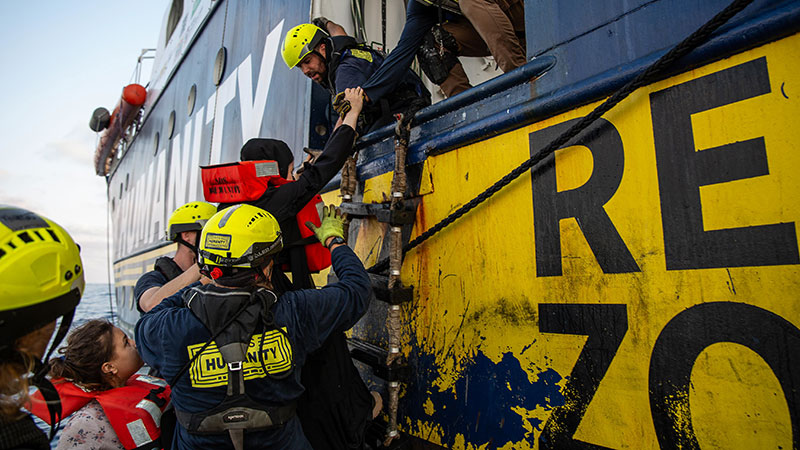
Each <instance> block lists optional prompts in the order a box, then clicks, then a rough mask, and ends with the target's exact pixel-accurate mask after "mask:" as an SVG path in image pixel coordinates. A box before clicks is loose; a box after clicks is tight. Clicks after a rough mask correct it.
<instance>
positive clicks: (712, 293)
mask: <svg viewBox="0 0 800 450" xmlns="http://www.w3.org/2000/svg"><path fill="white" fill-rule="evenodd" d="M798 48H800V35H794V36H791V37H788V38H785V39H782V40H780V41H777V42H773V43H770V44H767V45H764V46H762V47H759V48H756V49H753V50H750V51H747V52H744V53H741V54H738V55H736V56H734V57H731V58H728V59H725V60H722V61H718V62H715V63H712V64H709V65H706V66H704V67H701V68H698V69H695V70H692V71H689V72H686V73H683V74H681V75H678V76H675V77H672V78H669V79H667V80H664V81H661V82H658V83H655V84H653V85H650V86H648V87H646V88H642V89H639V90H638V91H637V92H635V93H634V94H633V95H631V96H630V97H629V98H628V99H626V100H625V101H623V102H622V103H621V104H620V105H618V106H617V107H616V108H615V109H614V110H612V111H611V112H610V113H607V114H606V115H605V116H604V118H605V119H606V120H608V121H609V122H611V123H612V124H613V125H614V127H615V128H616V129H617V131H618V132H619V134H620V136H621V138H622V143H623V147H624V154H625V159H624V162H625V166H624V172H623V175H622V180H621V183H620V185H619V188H618V189H617V191H616V192H615V194H614V196H613V197H612V198H611V200H610V201H609V202H608V203H607V204H606V205H605V206H604V210H605V212H606V213H607V214H608V216H609V218H610V219H611V221H612V222H613V224H614V225H615V227H616V229H617V231H618V232H619V234H620V237H621V238H622V240H623V241H624V242H625V245H626V246H627V248H628V249H629V250H630V252H631V254H632V256H633V258H634V260H635V261H636V263H637V265H638V266H639V268H640V269H641V271H640V272H638V273H624V274H605V273H603V271H602V270H601V268H600V266H599V265H598V263H597V260H596V258H595V256H594V254H593V253H592V250H591V248H590V247H589V245H588V243H587V242H586V239H585V238H584V236H583V233H582V231H581V229H580V227H579V224H578V223H577V221H576V220H575V219H564V220H562V221H561V224H560V225H561V235H560V238H561V249H562V258H561V261H562V268H563V275H562V276H551V277H537V276H536V270H535V269H536V260H535V247H534V227H533V201H532V186H531V179H530V176H527V175H525V176H523V177H521V178H519V179H517V180H516V181H514V182H513V183H512V184H511V185H510V186H508V187H506V188H505V189H504V190H502V191H501V192H500V193H498V194H497V195H495V196H494V197H492V198H491V199H490V200H489V201H487V202H485V203H484V204H482V205H481V206H479V207H478V208H477V209H475V210H473V211H472V212H470V213H469V214H467V215H466V216H464V217H462V218H461V219H459V220H458V221H456V222H455V223H454V224H452V225H451V226H450V227H449V228H447V229H446V230H445V231H443V232H441V233H440V234H439V235H437V236H436V237H434V238H432V239H429V240H428V241H427V242H425V243H424V244H422V245H421V246H420V247H418V248H417V249H415V250H413V251H411V252H410V253H408V255H407V257H406V260H405V263H404V266H403V271H402V278H403V282H404V283H405V284H408V285H413V286H414V287H415V295H416V296H417V297H418V299H419V301H418V303H417V306H416V310H415V311H414V314H413V317H414V320H413V321H412V322H411V323H409V325H408V326H407V327H405V328H404V330H403V331H404V337H403V339H404V342H406V343H409V342H411V341H412V340H413V341H414V342H416V343H417V345H418V346H419V347H420V348H419V349H417V348H412V347H411V346H410V345H406V346H405V347H404V349H403V351H404V352H405V353H406V354H407V355H408V354H409V353H410V352H411V351H423V352H426V353H429V354H436V355H438V356H437V359H436V366H437V369H438V376H437V378H436V380H434V382H433V386H434V389H438V390H440V391H452V390H453V389H454V386H455V383H456V381H457V380H458V379H459V377H460V376H461V374H462V373H463V370H464V362H465V361H466V360H469V359H470V358H471V357H473V356H474V355H475V353H476V352H477V351H480V352H482V353H483V354H484V355H486V356H487V357H488V358H490V359H491V360H492V361H493V362H495V363H498V362H499V361H500V360H501V359H502V356H503V354H504V353H506V352H512V353H513V354H514V356H515V357H516V358H517V359H518V360H519V362H520V364H521V367H522V368H523V369H524V370H525V371H526V372H527V374H528V379H529V381H530V382H535V381H536V380H537V377H538V375H539V373H540V372H541V371H542V370H544V369H546V368H552V369H554V370H555V371H557V372H558V373H559V374H560V375H562V376H567V375H569V373H570V371H571V370H572V367H573V365H574V364H575V361H576V360H577V358H578V355H579V354H580V352H581V349H582V348H583V347H584V344H585V342H586V336H581V335H566V334H555V333H542V332H540V331H539V328H538V317H537V315H538V313H537V311H538V305H539V304H542V303H576V304H577V303H588V304H625V305H626V306H627V317H628V331H627V334H626V335H625V337H624V340H623V341H622V343H621V345H620V347H619V348H618V350H617V353H616V356H615V357H614V359H613V361H612V363H611V365H610V366H609V368H608V371H607V373H606V374H605V376H604V377H603V379H602V381H601V383H600V385H599V387H598V389H597V392H596V393H595V395H594V397H593V398H592V400H591V402H590V404H589V406H588V409H587V410H586V412H585V414H584V416H583V418H582V420H581V422H580V425H579V427H578V429H577V432H576V433H575V435H574V438H575V439H578V440H581V441H585V442H588V443H591V444H596V445H602V446H606V447H611V448H632V449H640V448H641V449H651V448H658V447H659V444H658V440H657V437H656V431H655V427H654V424H653V417H652V414H651V409H650V399H649V394H648V392H649V386H648V383H649V381H648V376H649V364H650V357H651V354H652V352H653V347H654V344H655V341H656V338H657V337H658V336H659V334H660V333H661V331H662V329H663V328H664V326H665V325H666V324H667V323H668V322H669V321H670V320H671V319H672V318H674V317H675V316H676V315H677V314H679V313H680V312H682V311H684V310H686V309H688V308H690V307H692V306H694V305H697V304H701V303H705V302H712V301H713V302H740V303H746V304H748V305H753V306H757V307H759V308H763V309H765V310H767V311H770V312H772V313H774V314H776V315H778V316H780V317H781V318H783V319H785V320H786V321H788V322H790V323H791V324H793V325H794V326H795V327H800V302H799V301H798V300H797V299H798V296H799V294H800V269H798V266H796V265H783V266H751V267H732V268H729V269H725V268H720V269H695V270H671V271H667V270H666V262H665V255H664V233H663V229H662V217H661V213H662V211H661V204H660V191H659V183H658V168H657V166H656V153H655V147H654V138H653V122H652V116H651V109H650V99H649V95H650V94H651V93H653V92H656V91H659V90H662V89H665V88H667V87H670V86H674V85H677V84H680V83H684V82H687V81H689V80H693V79H696V78H699V77H702V76H704V75H708V74H712V73H715V72H718V71H721V70H724V69H727V68H730V67H733V66H736V65H739V64H742V63H745V62H748V61H751V60H754V59H757V58H760V57H764V56H765V57H766V58H767V67H768V71H769V80H770V86H771V91H770V92H769V93H767V94H764V95H760V96H757V97H754V98H749V99H746V100H744V101H741V102H737V103H733V104H730V105H726V106H723V107H719V108H715V109H712V110H709V111H705V112H702V113H698V114H695V115H693V117H692V129H693V136H694V141H695V142H694V143H695V148H696V149H697V151H703V150H704V149H708V148H712V147H717V146H720V145H724V144H728V143H732V142H737V141H743V140H748V139H754V138H758V137H762V136H763V137H764V141H765V146H766V154H767V161H768V166H769V174H768V175H765V176H760V177H755V178H746V179H742V180H735V181H730V182H725V183H719V184H715V185H708V186H701V187H700V197H701V204H702V215H703V220H704V227H705V230H706V231H708V230H716V229H726V228H738V227H747V226H754V225H763V224H775V223H795V224H797V223H798V222H800V195H798V194H800V177H798V176H796V172H797V168H798V167H800V152H798V151H797V146H798V142H800V129H799V128H798V126H797V124H796V121H797V117H800V100H798V99H800V73H799V72H798V70H797V69H798V67H800V52H798V51H797V49H798ZM782 90H783V92H785V93H786V94H787V95H788V99H787V98H786V97H784V95H783V92H782ZM597 104H598V103H596V104H592V105H587V106H585V107H581V108H578V109H576V110H573V111H570V112H568V113H565V114H561V115H558V116H555V117H552V118H550V119H547V120H544V121H542V122H539V123H536V124H532V125H530V126H527V127H524V128H522V129H519V130H516V131H512V132H509V133H507V134H505V135H501V136H498V137H495V138H491V139H487V140H485V141H482V142H479V143H475V144H472V145H469V146H466V147H463V148H460V149H458V150H456V151H451V152H448V153H444V154H442V155H439V156H435V157H429V158H428V159H427V161H426V168H425V169H426V172H425V174H426V175H425V176H426V180H425V181H424V184H425V186H426V191H425V192H424V193H423V194H424V195H423V201H422V203H421V205H420V207H419V209H418V211H417V218H416V223H415V226H414V233H413V234H414V235H415V236H416V235H418V234H419V233H421V232H422V231H424V230H427V229H428V228H430V227H431V226H433V225H434V224H435V223H437V222H438V221H439V220H441V219H442V218H444V217H445V216H447V215H448V214H449V213H451V212H453V211H454V210H455V209H457V208H458V207H459V206H461V205H463V204H464V203H465V202H467V201H469V200H470V199H472V198H473V197H474V196H475V195H477V194H478V193H480V192H481V191H483V190H484V189H485V188H486V187H488V186H490V185H491V184H492V183H493V182H495V181H496V180H498V179H500V178H501V177H502V176H504V175H505V174H507V173H508V172H509V171H510V170H511V169H513V168H514V167H516V166H517V165H519V164H520V163H521V162H522V161H524V160H525V159H527V158H528V157H529V156H530V143H529V134H530V133H532V132H534V131H537V130H541V129H544V128H547V127H550V126H553V125H556V124H559V123H562V122H564V121H566V120H570V119H574V118H579V117H581V116H583V115H585V114H586V113H588V112H589V111H591V110H592V109H593V108H594V107H595V106H596V105H597ZM545 144H546V142H535V143H534V146H535V147H537V148H540V147H543V146H544V145H545ZM594 165H595V162H594V161H593V160H592V154H591V152H590V151H588V149H586V148H584V147H580V146H575V147H569V148H566V149H563V150H560V151H559V152H558V153H557V155H556V167H557V169H556V180H557V186H558V190H559V191H563V190H568V189H574V188H577V187H580V186H581V185H582V184H583V183H585V182H586V180H587V179H588V178H589V176H590V174H591V172H592V170H593V168H594ZM390 179H391V175H390V174H385V175H381V176H380V177H376V178H374V179H370V180H366V181H365V185H366V186H367V189H366V190H365V201H382V199H383V198H385V197H384V196H388V189H389V188H388V186H389V181H390ZM434 188H435V189H434ZM367 198H369V199H371V200H366V199H367ZM383 231H384V230H383V229H382V228H381V227H380V224H377V223H376V222H375V221H370V222H366V223H365V224H364V225H362V232H363V235H360V236H364V238H365V239H367V240H368V241H369V242H371V244H369V245H362V243H361V242H358V243H356V244H355V248H356V249H357V251H358V253H359V254H360V255H362V257H364V256H366V255H367V254H368V252H369V250H368V249H369V248H371V245H373V244H374V242H375V241H376V240H377V239H379V236H380V235H381V234H382V233H383ZM370 257H372V256H370ZM405 311H406V314H407V316H408V317H410V316H411V315H410V314H409V311H408V310H407V309H406V310H405ZM447 349H450V351H449V353H447V352H446V350H447ZM523 349H525V351H524V352H523ZM691 380H692V389H691V392H690V395H689V397H690V410H689V411H684V412H683V413H682V414H681V420H689V414H690V415H691V421H692V423H693V425H694V429H695V434H696V437H697V440H698V442H699V445H700V447H701V448H748V449H749V448H792V428H791V422H790V418H789V411H788V407H787V405H786V402H785V400H784V394H783V391H782V390H781V386H780V384H779V382H778V379H777V378H776V376H775V375H774V374H773V372H772V370H771V369H770V367H769V366H768V365H767V364H766V362H765V361H764V360H763V359H762V358H761V357H760V356H759V355H757V354H756V353H754V352H753V351H751V350H750V349H748V348H746V347H743V346H740V345H737V344H733V343H720V344H714V345H711V346H710V347H708V348H706V349H705V350H704V351H703V352H702V353H701V354H700V356H699V357H698V358H697V360H696V362H695V365H694V368H693V370H692V378H691ZM564 383H565V380H563V379H562V381H561V383H560V386H561V387H562V388H563V386H564ZM440 407H441V405H437V404H436V403H435V402H434V401H432V400H431V399H427V401H426V402H425V403H424V410H425V412H426V413H427V414H429V415H431V414H433V412H434V411H437V410H438V409H439V408H440ZM513 411H514V413H516V414H519V415H520V416H521V417H524V418H530V417H533V418H538V419H540V420H542V424H541V426H540V427H539V428H541V427H542V426H544V423H545V422H546V421H547V419H548V418H549V417H550V415H551V414H552V412H553V410H552V409H551V408H544V407H538V408H536V409H534V410H527V409H524V408H521V407H514V408H513ZM400 422H401V424H403V423H404V424H405V426H406V428H409V429H412V430H418V431H417V434H419V435H420V436H424V437H426V439H429V440H431V441H432V442H436V443H441V442H442V437H443V433H444V432H445V431H444V428H443V425H445V424H437V423H434V422H432V421H424V420H421V421H415V422H414V423H411V421H410V420H405V421H404V420H403V418H401V419H400ZM522 423H524V424H526V425H525V426H526V430H525V433H526V434H527V435H528V436H533V437H534V438H537V439H538V436H539V433H540V432H541V431H540V430H536V429H534V428H533V427H532V426H529V424H528V421H526V420H523V421H522ZM452 443H453V448H462V449H476V448H481V446H482V443H471V442H468V441H467V440H466V439H465V437H464V435H459V436H456V437H455V438H454V440H453V441H452ZM483 447H485V445H484V446H483ZM536 447H538V445H534V447H533V448H536ZM503 448H515V449H525V448H531V447H530V446H529V444H528V442H527V441H522V442H517V443H511V444H507V445H505V447H503Z"/></svg>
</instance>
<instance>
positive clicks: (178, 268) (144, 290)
mask: <svg viewBox="0 0 800 450" xmlns="http://www.w3.org/2000/svg"><path fill="white" fill-rule="evenodd" d="M216 212H217V208H216V207H215V206H214V205H212V204H210V203H206V202H190V203H187V204H185V205H183V206H181V207H179V208H178V209H176V210H175V211H174V212H173V213H172V215H171V216H170V218H169V222H167V229H166V237H167V240H168V241H173V242H175V243H177V244H178V249H177V250H176V251H175V256H173V257H171V258H170V257H167V256H162V257H160V258H158V259H156V262H155V265H154V268H153V270H151V271H150V272H147V273H145V274H144V275H142V276H141V277H139V279H138V280H137V281H136V286H134V288H133V297H134V299H135V300H136V308H137V309H138V310H139V312H141V313H145V312H147V311H150V310H151V309H153V307H154V306H156V305H157V304H158V303H159V302H161V300H163V299H165V298H167V297H169V296H170V295H172V294H174V293H176V292H178V291H179V290H181V289H182V288H184V287H186V286H188V285H190V284H192V283H194V282H196V281H199V280H200V269H199V268H198V267H197V264H196V263H197V238H198V236H200V230H202V229H203V225H204V224H205V223H206V221H207V220H208V219H209V218H211V216H213V215H214V213H216Z"/></svg>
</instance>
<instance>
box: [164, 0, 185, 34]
mask: <svg viewBox="0 0 800 450" xmlns="http://www.w3.org/2000/svg"><path fill="white" fill-rule="evenodd" d="M182 15H183V0H172V6H170V8H169V17H167V34H166V36H167V38H166V41H164V42H165V43H166V42H169V38H170V37H172V33H174V32H175V28H177V27H178V22H179V21H180V20H181V16H182Z"/></svg>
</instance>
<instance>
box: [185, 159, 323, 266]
mask: <svg viewBox="0 0 800 450" xmlns="http://www.w3.org/2000/svg"><path fill="white" fill-rule="evenodd" d="M200 170H201V173H202V178H203V196H204V197H205V199H206V201H207V202H213V203H244V202H253V201H255V200H258V199H259V198H261V196H262V195H264V193H265V192H267V189H269V188H270V187H277V186H282V185H284V184H286V183H292V182H293V181H292V180H287V179H285V178H283V177H281V176H280V174H279V172H278V163H277V162H276V161H239V162H233V163H227V164H217V165H214V166H203V167H200ZM322 205H323V203H322V197H320V196H319V195H315V196H314V198H312V199H311V201H309V202H308V203H307V204H306V205H305V206H304V207H303V209H301V210H300V212H298V213H297V216H296V217H297V227H298V228H299V229H300V237H301V238H302V239H301V241H300V242H301V243H302V245H303V247H304V248H305V253H306V261H307V262H308V271H309V272H319V271H320V270H323V269H326V268H328V267H330V265H331V253H330V252H329V251H328V249H326V248H325V246H323V245H322V244H321V243H320V242H319V241H318V240H316V239H312V238H313V237H314V232H312V231H311V230H309V229H308V227H306V222H311V223H313V224H314V225H316V226H320V225H321V220H320V215H321V214H322ZM293 244H294V243H291V242H290V243H286V244H285V247H288V246H292V245H293ZM282 269H283V270H284V271H286V270H288V265H285V266H284V267H282Z"/></svg>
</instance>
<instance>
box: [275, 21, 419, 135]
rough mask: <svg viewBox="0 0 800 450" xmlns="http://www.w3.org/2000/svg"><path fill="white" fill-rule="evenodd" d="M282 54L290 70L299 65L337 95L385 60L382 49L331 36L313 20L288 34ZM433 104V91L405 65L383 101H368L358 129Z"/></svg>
mask: <svg viewBox="0 0 800 450" xmlns="http://www.w3.org/2000/svg"><path fill="white" fill-rule="evenodd" d="M281 54H282V55H283V61H284V62H285V63H286V65H287V66H288V67H289V68H290V69H292V68H294V67H299V68H300V70H301V71H302V72H303V75H305V76H307V77H308V78H311V79H312V80H313V81H314V82H316V83H319V84H320V85H321V86H322V87H324V88H325V89H327V90H328V92H330V94H331V96H332V97H334V98H335V97H337V96H338V97H343V96H344V91H345V89H348V88H356V87H359V86H361V85H362V84H364V82H365V81H366V80H367V78H369V76H370V75H372V74H373V73H374V72H375V70H377V69H378V67H380V65H381V64H382V63H383V59H384V56H383V54H382V53H381V52H378V51H375V50H373V49H371V48H370V47H368V46H366V45H364V44H362V43H359V42H357V41H356V40H355V39H354V38H352V37H350V36H338V35H337V36H331V35H329V34H328V33H327V32H325V31H324V30H322V29H321V28H319V27H318V26H316V25H314V24H311V23H304V24H300V25H298V26H296V27H294V28H292V29H291V30H289V31H288V32H287V33H286V37H285V38H284V39H283V45H282V47H281ZM367 100H368V101H369V97H367ZM430 104H431V99H430V92H428V90H427V89H426V88H425V86H424V85H423V84H422V80H420V79H419V77H418V76H417V74H415V73H414V72H413V71H411V70H409V69H408V68H406V70H404V71H403V72H402V73H400V74H399V79H398V82H397V84H396V86H395V87H394V89H393V90H392V92H391V93H387V95H385V96H384V97H383V98H382V100H381V101H374V102H371V103H367V104H365V106H364V110H363V119H364V124H363V126H361V127H360V129H359V130H358V131H360V132H361V133H362V134H363V133H366V132H369V131H372V130H374V129H376V128H379V127H381V126H384V125H387V124H389V123H392V122H393V120H394V119H393V117H392V115H393V114H396V113H406V112H408V111H409V110H410V109H413V110H417V109H419V108H421V107H424V106H427V105H430ZM337 127H338V123H337Z"/></svg>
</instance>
